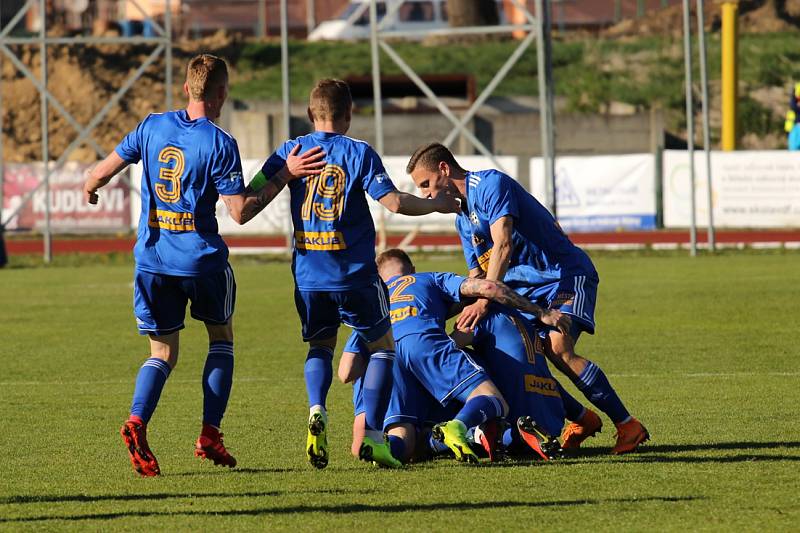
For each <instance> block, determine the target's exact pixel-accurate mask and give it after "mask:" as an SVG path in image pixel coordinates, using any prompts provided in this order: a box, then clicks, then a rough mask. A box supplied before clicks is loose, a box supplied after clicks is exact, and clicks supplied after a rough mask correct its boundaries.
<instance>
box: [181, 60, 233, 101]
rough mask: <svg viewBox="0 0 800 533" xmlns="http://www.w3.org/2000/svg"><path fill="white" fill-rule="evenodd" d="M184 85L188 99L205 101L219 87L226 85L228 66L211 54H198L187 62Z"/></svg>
mask: <svg viewBox="0 0 800 533" xmlns="http://www.w3.org/2000/svg"><path fill="white" fill-rule="evenodd" d="M186 83H187V85H188V86H189V98H190V99H191V100H194V101H195V102H202V101H205V100H206V99H207V98H208V97H211V96H212V95H213V94H214V91H215V90H216V89H217V88H218V87H219V86H221V85H223V86H224V85H226V84H227V83H228V65H226V64H225V61H224V60H222V59H220V58H219V57H217V56H213V55H211V54H200V55H198V56H195V57H193V58H192V59H190V60H189V66H188V67H186Z"/></svg>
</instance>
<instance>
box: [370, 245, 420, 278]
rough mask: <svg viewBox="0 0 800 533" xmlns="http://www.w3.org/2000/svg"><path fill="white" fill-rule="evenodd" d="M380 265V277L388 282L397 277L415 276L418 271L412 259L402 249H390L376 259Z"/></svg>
mask: <svg viewBox="0 0 800 533" xmlns="http://www.w3.org/2000/svg"><path fill="white" fill-rule="evenodd" d="M375 262H376V263H377V264H378V275H379V276H380V277H381V279H382V280H384V281H386V280H387V279H389V278H393V277H395V276H406V275H408V274H414V273H415V272H416V271H417V270H416V269H415V268H414V263H412V262H411V258H410V257H408V254H407V253H405V252H404V251H403V250H401V249H400V248H389V249H388V250H386V251H385V252H382V253H381V254H380V255H378V257H377V258H375Z"/></svg>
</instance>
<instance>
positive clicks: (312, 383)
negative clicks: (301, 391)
mask: <svg viewBox="0 0 800 533" xmlns="http://www.w3.org/2000/svg"><path fill="white" fill-rule="evenodd" d="M303 374H304V375H305V377H306V391H307V392H308V405H309V406H312V405H320V406H322V407H325V400H326V399H327V397H328V390H329V389H330V388H331V380H332V379H333V350H331V349H330V348H328V347H325V346H312V347H311V348H309V349H308V356H306V365H305V368H304V369H303Z"/></svg>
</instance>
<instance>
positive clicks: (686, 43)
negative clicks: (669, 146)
mask: <svg viewBox="0 0 800 533" xmlns="http://www.w3.org/2000/svg"><path fill="white" fill-rule="evenodd" d="M683 56H684V59H683V61H684V65H685V67H686V142H687V148H688V152H689V179H690V188H691V191H690V198H691V206H690V209H691V211H692V212H691V227H690V228H689V240H690V245H691V249H690V251H689V253H690V255H691V256H692V257H694V256H696V255H697V220H696V214H695V191H694V182H695V177H694V110H693V107H694V105H693V103H694V99H693V95H692V26H691V18H690V16H689V0H683Z"/></svg>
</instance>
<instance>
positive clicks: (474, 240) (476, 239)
mask: <svg viewBox="0 0 800 533" xmlns="http://www.w3.org/2000/svg"><path fill="white" fill-rule="evenodd" d="M485 242H486V241H485V240H483V237H479V236H478V235H477V234H475V233H473V234H472V246H480V245H481V244H483V243H485Z"/></svg>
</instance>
